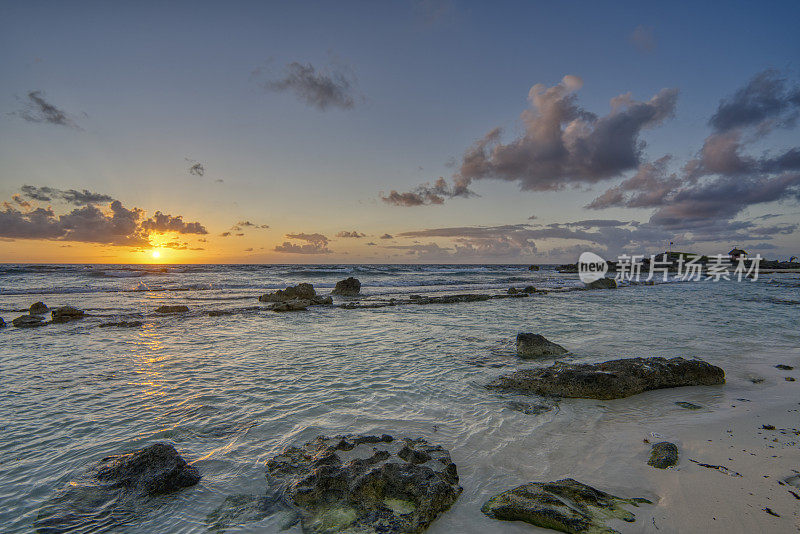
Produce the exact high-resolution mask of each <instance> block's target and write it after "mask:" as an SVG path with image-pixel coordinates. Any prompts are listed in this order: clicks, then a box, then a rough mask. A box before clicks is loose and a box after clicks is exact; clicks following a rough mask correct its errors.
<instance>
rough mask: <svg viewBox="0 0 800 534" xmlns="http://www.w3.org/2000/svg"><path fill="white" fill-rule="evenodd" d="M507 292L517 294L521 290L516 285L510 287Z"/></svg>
mask: <svg viewBox="0 0 800 534" xmlns="http://www.w3.org/2000/svg"><path fill="white" fill-rule="evenodd" d="M506 293H508V294H509V295H516V294H517V293H520V290H519V289H517V288H516V287H509V288H508V291H506Z"/></svg>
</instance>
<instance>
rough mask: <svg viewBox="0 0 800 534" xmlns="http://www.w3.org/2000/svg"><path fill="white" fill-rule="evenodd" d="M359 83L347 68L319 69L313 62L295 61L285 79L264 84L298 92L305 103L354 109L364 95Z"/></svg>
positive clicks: (313, 105)
mask: <svg viewBox="0 0 800 534" xmlns="http://www.w3.org/2000/svg"><path fill="white" fill-rule="evenodd" d="M355 84H356V79H355V76H354V75H353V74H352V73H351V72H349V69H346V68H344V67H341V66H334V65H332V66H331V67H329V68H328V69H326V70H324V71H322V70H319V71H318V70H317V69H316V68H315V67H314V66H313V65H311V64H310V63H306V64H302V63H298V62H296V61H295V62H292V63H289V64H287V65H286V67H285V69H284V75H283V77H282V78H280V79H277V80H270V81H267V82H266V84H264V87H265V88H266V89H268V90H272V91H278V92H287V91H288V92H291V93H294V95H295V97H297V99H298V100H300V101H301V102H304V103H305V104H308V105H309V106H312V107H316V108H318V109H320V110H322V111H325V110H327V109H328V108H332V107H336V108H340V109H352V108H353V107H354V106H355V103H356V99H358V98H359V97H360V95H359V94H358V92H357V91H356V89H355Z"/></svg>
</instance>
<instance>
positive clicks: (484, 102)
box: [0, 0, 800, 263]
mask: <svg viewBox="0 0 800 534" xmlns="http://www.w3.org/2000/svg"><path fill="white" fill-rule="evenodd" d="M797 20H800V3H798V2H795V1H787V2H779V1H776V2H770V3H769V4H768V5H765V4H763V3H756V2H736V1H731V2H727V3H725V6H724V8H723V7H722V6H721V5H720V4H719V3H714V2H669V3H663V2H662V3H655V2H643V1H638V2H615V3H608V4H605V3H599V2H534V1H526V2H492V3H488V2H467V1H461V0H422V1H413V0H408V1H396V2H367V1H364V2H291V3H288V2H286V3H284V2H244V1H232V2H203V1H194V2H148V1H140V2H80V1H77V2H70V3H67V2H54V1H48V2H40V1H35V0H33V1H27V2H11V1H5V0H0V262H12V263H21V262H37V263H38V262H41V263H45V262H46V263H161V262H167V263H415V262H423V263H567V262H575V261H576V260H577V257H578V255H579V254H580V253H581V252H583V251H586V250H590V251H594V252H596V253H599V254H600V255H601V256H603V257H606V258H608V259H612V258H615V257H616V256H618V255H619V254H622V253H627V254H652V253H657V252H662V251H664V250H667V249H670V248H671V249H673V250H686V251H692V252H700V253H705V254H718V253H726V252H727V251H728V250H730V249H731V248H732V247H733V246H734V245H736V246H739V247H742V248H744V249H746V250H747V251H748V252H749V253H750V254H751V255H754V254H756V253H760V254H761V255H762V256H764V257H767V258H780V259H787V258H788V257H789V256H792V255H800V228H798V225H800V123H798V119H800V73H799V72H798V58H800V32H797V29H796V22H797ZM670 243H673V244H672V245H670Z"/></svg>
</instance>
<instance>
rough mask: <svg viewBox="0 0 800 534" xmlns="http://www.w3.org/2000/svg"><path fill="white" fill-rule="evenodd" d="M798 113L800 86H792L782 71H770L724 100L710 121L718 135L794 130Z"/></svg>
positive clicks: (761, 73)
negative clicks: (755, 129) (743, 129)
mask: <svg viewBox="0 0 800 534" xmlns="http://www.w3.org/2000/svg"><path fill="white" fill-rule="evenodd" d="M798 111H800V86H797V85H793V86H791V87H789V86H788V85H787V80H786V78H784V77H782V76H781V74H780V72H779V71H777V70H773V69H769V70H765V71H763V72H760V73H758V74H756V75H755V76H753V78H751V79H750V81H749V82H748V83H747V85H745V86H744V87H742V88H740V89H739V90H737V91H736V92H735V93H734V94H733V95H732V96H730V97H728V98H725V99H723V100H722V101H721V102H720V103H719V106H718V107H717V111H716V112H715V113H714V115H712V116H711V119H709V121H708V122H709V124H710V125H711V126H712V127H713V128H714V130H715V131H717V132H724V131H729V130H732V129H734V128H741V127H750V126H758V127H764V126H767V127H770V126H781V127H791V126H793V125H794V123H795V121H796V119H797V115H798Z"/></svg>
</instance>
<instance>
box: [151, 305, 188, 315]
mask: <svg viewBox="0 0 800 534" xmlns="http://www.w3.org/2000/svg"><path fill="white" fill-rule="evenodd" d="M188 311H189V306H184V305H183V304H176V305H173V306H167V305H165V306H159V307H158V308H156V313H186V312H188Z"/></svg>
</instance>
